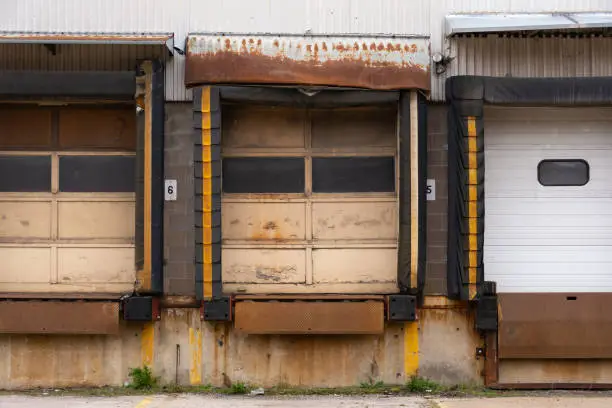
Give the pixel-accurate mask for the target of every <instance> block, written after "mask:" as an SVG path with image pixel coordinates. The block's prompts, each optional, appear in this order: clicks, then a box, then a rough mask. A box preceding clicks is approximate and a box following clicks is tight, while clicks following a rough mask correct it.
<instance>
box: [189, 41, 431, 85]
mask: <svg viewBox="0 0 612 408" xmlns="http://www.w3.org/2000/svg"><path fill="white" fill-rule="evenodd" d="M247 43H248V44H251V46H250V47H249V46H247ZM189 44H190V45H189V46H188V49H187V63H186V70H185V72H186V79H185V83H186V85H187V86H196V85H201V84H205V83H227V84H230V83H238V84H240V83H243V84H247V83H248V84H270V83H273V84H295V85H297V84H304V85H333V86H350V87H358V88H366V89H380V90H390V89H408V88H419V89H429V87H430V74H429V65H428V62H427V60H426V59H424V58H423V56H421V55H412V54H415V53H417V52H421V53H422V54H423V55H425V53H426V52H425V51H419V46H418V45H417V44H404V43H402V42H394V41H386V42H382V41H367V42H366V41H361V42H357V41H355V42H353V43H346V42H342V41H329V43H328V42H323V41H320V42H315V43H306V42H305V41H301V42H300V41H297V42H294V43H291V42H283V43H282V44H281V42H280V41H279V40H278V39H274V40H270V42H269V43H267V44H268V45H267V46H266V42H265V40H264V41H262V39H261V38H248V39H246V38H243V39H239V38H238V39H236V40H235V41H234V42H233V43H232V42H231V40H230V39H225V47H224V48H223V49H219V47H216V46H214V44H216V43H213V47H211V48H203V49H202V50H201V51H200V50H199V49H198V48H197V47H198V46H197V45H195V46H194V45H191V42H190V43H189ZM209 44H210V43H209ZM255 44H257V45H255ZM193 48H195V49H197V51H192V49H193ZM302 49H304V50H303V51H301V50H302ZM387 54H388V55H387ZM409 54H410V55H409Z"/></svg>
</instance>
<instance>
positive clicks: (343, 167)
mask: <svg viewBox="0 0 612 408" xmlns="http://www.w3.org/2000/svg"><path fill="white" fill-rule="evenodd" d="M228 111H229V113H226V112H228ZM222 112H223V114H222V117H223V128H222V129H223V135H222V136H223V137H222V141H223V146H222V155H223V172H222V178H223V204H222V205H223V210H222V225H223V227H222V229H223V259H224V261H223V274H222V276H223V282H224V288H225V290H226V291H228V293H231V292H236V291H239V292H246V293H303V292H313V293H317V292H318V293H330V292H333V293H378V292H385V293H387V292H394V291H396V290H397V283H396V281H397V276H396V275H397V271H396V264H397V257H396V254H397V210H398V206H397V200H398V195H397V194H396V190H397V187H396V185H397V180H396V178H397V171H396V165H397V163H396V154H397V109H396V107H395V106H384V107H359V108H327V109H307V108H297V107H294V108H287V107H261V106H248V105H238V104H231V105H224V106H223V110H222ZM298 163H299V165H298ZM279 164H283V166H284V167H282V166H278V165H279ZM289 164H291V166H290V165H289ZM270 169H273V171H271V170H270ZM289 185H290V186H291V188H288V187H286V186H289ZM264 255H265V256H264ZM389 256H391V257H390V258H389ZM378 259H384V260H385V262H377V261H372V260H378ZM368 261H372V262H368Z"/></svg>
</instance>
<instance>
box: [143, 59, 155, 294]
mask: <svg viewBox="0 0 612 408" xmlns="http://www.w3.org/2000/svg"><path fill="white" fill-rule="evenodd" d="M144 69H145V73H146V77H145V98H144V99H145V111H144V113H145V128H144V166H145V168H144V265H143V271H142V281H141V285H142V286H141V287H142V288H143V289H151V242H152V240H151V212H152V207H153V206H152V203H151V198H152V197H151V181H152V180H151V168H152V163H153V155H152V146H151V143H152V138H151V131H152V129H151V125H152V120H153V119H152V117H153V112H152V111H153V109H152V108H153V106H152V104H153V98H152V95H151V93H152V89H153V84H152V83H151V81H152V80H153V72H152V70H153V67H152V65H151V62H149V61H147V62H145V63H144Z"/></svg>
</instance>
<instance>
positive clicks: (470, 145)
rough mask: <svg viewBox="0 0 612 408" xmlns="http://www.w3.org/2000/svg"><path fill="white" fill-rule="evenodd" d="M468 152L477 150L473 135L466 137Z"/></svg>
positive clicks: (476, 142) (476, 141)
mask: <svg viewBox="0 0 612 408" xmlns="http://www.w3.org/2000/svg"><path fill="white" fill-rule="evenodd" d="M468 152H470V153H471V152H478V139H476V138H474V137H470V138H469V139H468Z"/></svg>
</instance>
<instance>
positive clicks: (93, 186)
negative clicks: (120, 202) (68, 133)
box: [59, 155, 136, 193]
mask: <svg viewBox="0 0 612 408" xmlns="http://www.w3.org/2000/svg"><path fill="white" fill-rule="evenodd" d="M135 166H136V163H135V157H133V156H112V155H108V156H89V155H88V156H60V157H59V190H60V192H67V193H87V192H99V193H131V192H134V191H135V180H136V179H135V169H136V167H135Z"/></svg>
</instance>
